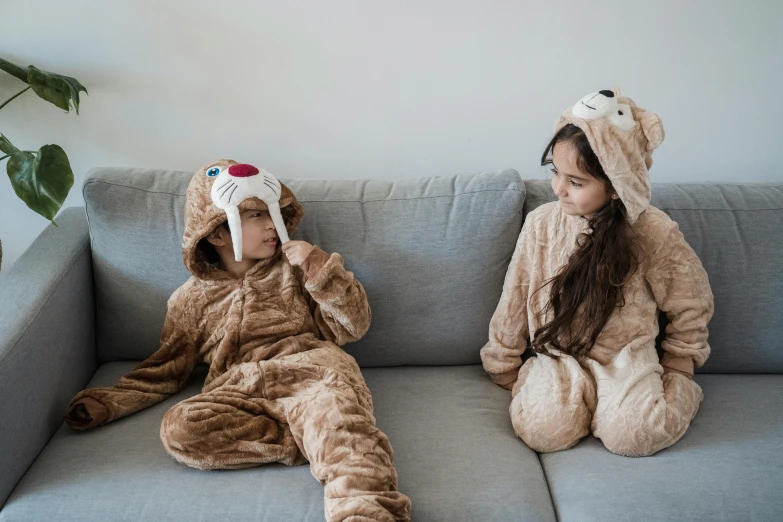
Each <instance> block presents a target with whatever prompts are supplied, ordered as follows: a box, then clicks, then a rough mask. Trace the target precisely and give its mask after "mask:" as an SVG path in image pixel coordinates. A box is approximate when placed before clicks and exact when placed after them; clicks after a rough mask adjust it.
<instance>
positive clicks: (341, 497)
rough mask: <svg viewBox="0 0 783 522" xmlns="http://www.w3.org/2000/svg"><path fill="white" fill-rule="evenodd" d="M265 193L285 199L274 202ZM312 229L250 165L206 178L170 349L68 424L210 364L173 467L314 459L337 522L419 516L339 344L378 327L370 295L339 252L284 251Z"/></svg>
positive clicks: (149, 397)
mask: <svg viewBox="0 0 783 522" xmlns="http://www.w3.org/2000/svg"><path fill="white" fill-rule="evenodd" d="M270 191H271V192H270ZM262 193H273V194H274V195H275V196H276V200H275V201H274V202H272V203H270V205H271V206H268V205H267V204H266V203H265V202H264V201H263V200H262V199H259V198H261V197H262V196H259V195H258V194H262ZM278 200H279V201H278ZM270 214H271V216H270ZM227 218H228V224H229V225H230V226H229V227H228V228H227V227H226V226H225V224H226V219H227ZM273 218H276V219H277V223H275V222H274V221H273ZM301 219H302V207H301V205H299V203H298V202H297V200H296V198H295V197H294V195H293V193H292V192H291V191H290V190H289V189H288V187H286V186H285V185H282V184H280V183H279V181H277V179H276V178H274V177H273V176H271V175H270V174H268V173H266V172H264V171H259V169H257V168H255V167H253V166H252V165H247V164H237V163H236V162H235V161H229V160H223V161H219V162H217V163H214V164H211V165H209V166H207V167H205V168H203V169H201V170H200V171H199V172H197V173H196V174H195V176H193V179H192V180H191V182H190V184H189V186H188V190H187V199H186V201H185V232H184V237H183V240H182V255H183V258H184V261H185V266H186V267H187V268H188V270H189V271H190V272H191V273H192V274H193V275H192V277H191V278H190V279H189V280H188V281H187V282H186V283H185V284H184V285H183V286H181V287H180V288H179V289H177V290H176V291H175V292H174V294H173V295H172V296H171V298H169V302H168V313H167V314H166V321H165V324H164V326H163V333H162V335H161V343H160V348H159V350H158V351H157V352H155V353H154V354H153V355H152V356H150V357H149V358H148V359H147V360H146V361H144V362H142V363H141V364H140V365H139V366H138V367H137V368H136V369H135V370H133V371H132V372H130V373H129V374H128V375H126V376H124V377H122V378H121V379H120V380H119V382H118V383H117V384H116V385H115V386H113V387H111V388H90V389H87V390H84V391H82V392H80V393H79V394H78V395H76V397H74V399H73V400H72V401H71V404H70V405H69V407H68V411H67V413H66V417H65V420H66V422H67V423H68V424H69V425H70V426H71V427H72V428H75V429H78V430H86V429H91V428H95V427H97V426H100V425H102V424H106V423H107V422H112V421H115V420H117V419H119V418H121V417H124V416H126V415H130V414H132V413H135V412H137V411H139V410H141V409H144V408H147V407H149V406H152V405H153V404H155V403H158V402H160V401H162V400H163V399H165V398H166V397H168V396H170V395H172V394H174V393H176V392H177V391H179V390H180V389H181V388H182V387H183V386H184V385H185V383H186V382H187V380H188V377H189V376H190V374H191V373H192V372H193V370H194V369H195V367H196V365H197V364H198V363H205V364H207V365H208V366H209V373H208V375H207V378H206V382H205V383H204V387H203V389H202V393H201V394H200V395H196V396H195V397H191V398H189V399H186V400H184V401H182V402H180V403H179V404H177V405H175V406H174V407H173V408H171V409H170V410H169V411H168V412H167V413H166V415H165V416H164V417H163V422H162V424H161V428H160V436H161V439H162V441H163V446H164V447H165V449H166V451H168V453H169V454H170V455H171V456H172V457H173V458H174V459H176V460H177V461H179V462H181V463H183V464H186V465H188V466H192V467H195V468H200V469H234V468H247V467H252V466H259V465H261V464H265V463H269V462H281V463H283V464H289V465H296V464H303V463H304V462H306V461H309V462H310V469H311V471H312V473H313V475H314V476H315V477H316V478H317V479H318V480H319V481H320V482H321V483H322V484H324V486H325V488H324V509H325V515H326V519H327V520H329V521H338V520H339V521H343V520H356V521H359V520H384V521H403V520H409V519H410V500H409V499H408V497H406V496H405V495H403V494H402V493H400V492H399V491H398V490H397V472H396V471H395V469H394V465H393V454H392V448H391V446H390V445H389V440H388V439H387V438H386V435H384V434H383V432H381V431H380V430H379V429H378V428H377V427H376V426H375V417H374V416H373V405H372V397H371V395H370V391H369V390H368V389H367V386H366V385H365V383H364V379H363V378H362V375H361V372H360V371H359V367H358V366H357V364H356V361H355V360H354V359H353V357H351V356H350V355H348V354H347V353H345V352H344V351H343V350H342V349H341V348H340V346H342V345H344V344H345V343H348V342H352V341H356V340H358V339H359V338H361V337H362V336H363V335H364V334H365V332H366V331H367V329H368V328H369V326H370V315H371V314H370V307H369V304H368V303H367V296H366V295H365V292H364V288H363V287H362V285H361V284H360V283H359V281H357V280H356V279H355V278H354V277H353V274H352V273H351V272H348V271H346V270H345V268H343V259H342V257H341V256H340V255H339V254H336V253H333V254H327V253H326V252H324V251H323V250H321V249H320V248H318V247H315V246H313V245H310V244H308V243H306V242H304V241H288V242H287V243H286V244H285V245H282V246H281V245H280V241H279V240H278V239H280V240H282V241H287V235H288V234H289V233H293V231H294V230H295V229H296V227H297V225H298V224H299V222H300V221H301ZM283 238H285V239H283Z"/></svg>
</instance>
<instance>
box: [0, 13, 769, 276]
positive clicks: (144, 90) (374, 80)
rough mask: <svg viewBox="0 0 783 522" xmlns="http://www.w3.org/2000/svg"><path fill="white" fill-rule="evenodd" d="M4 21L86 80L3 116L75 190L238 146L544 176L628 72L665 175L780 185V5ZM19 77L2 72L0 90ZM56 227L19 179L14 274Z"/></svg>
mask: <svg viewBox="0 0 783 522" xmlns="http://www.w3.org/2000/svg"><path fill="white" fill-rule="evenodd" d="M218 6H220V7H218ZM0 16H2V21H3V24H2V32H0V56H2V57H4V58H6V59H8V60H10V61H12V62H15V63H17V64H19V65H21V66H26V65H28V64H34V65H36V66H38V67H40V68H42V69H47V70H51V71H55V72H59V73H61V74H66V75H69V76H74V77H76V78H78V79H79V80H80V81H81V82H82V83H83V84H84V85H85V86H87V88H88V90H89V91H90V95H89V96H85V97H84V99H83V102H82V108H81V115H80V116H78V117H77V116H76V115H75V114H73V113H71V114H64V113H63V112H62V111H60V110H59V109H57V108H56V107H54V106H52V105H49V104H47V103H45V102H42V101H41V100H39V99H38V98H37V97H36V96H35V95H34V94H32V93H31V92H28V93H26V94H25V95H23V96H22V97H20V98H18V99H17V100H16V101H14V102H13V103H12V104H11V105H9V106H7V107H6V108H5V109H3V110H2V111H1V112H0V131H2V132H3V133H5V134H6V135H7V136H8V137H9V138H10V139H11V140H12V141H13V142H14V143H15V144H17V145H18V146H21V147H23V148H31V149H32V148H36V149H37V148H38V147H39V146H40V145H42V144H43V143H58V144H60V145H62V146H63V147H64V148H65V150H66V151H67V152H68V155H69V157H70V158H71V162H72V166H73V168H74V172H75V173H76V176H77V180H76V184H75V187H74V189H73V190H72V192H71V195H70V196H69V197H68V200H67V201H66V206H70V205H81V204H82V200H81V194H80V187H81V181H82V178H83V174H84V172H86V171H87V170H88V169H90V168H92V167H95V166H107V165H120V166H136V167H159V168H171V169H182V170H193V171H195V170H197V169H198V168H199V167H201V166H202V165H203V164H205V163H207V162H209V161H212V160H214V159H217V158H222V157H231V158H234V159H237V160H240V161H245V162H252V163H255V164H258V165H262V166H263V167H264V168H266V169H267V170H270V171H272V172H274V173H276V174H278V175H281V176H283V177H300V178H305V177H306V178H365V177H367V178H380V177H389V178H403V177H419V176H429V175H436V174H452V173H459V172H475V171H480V170H489V169H497V168H503V167H513V168H516V169H518V170H519V171H520V172H522V173H523V174H524V175H525V176H526V177H539V176H541V175H542V172H541V170H540V168H539V167H537V160H538V158H539V156H540V154H541V149H542V147H543V146H544V144H545V143H546V142H547V140H548V138H549V134H550V131H551V129H552V125H553V122H554V120H555V118H556V116H557V114H558V113H559V112H560V111H561V110H563V109H564V108H566V106H568V105H570V104H572V103H573V102H575V101H576V100H577V99H579V98H580V97H581V96H582V95H584V94H586V93H588V92H591V91H595V90H599V89H605V88H611V87H613V86H619V87H621V88H622V89H623V92H624V93H625V94H627V95H629V96H631V97H633V98H634V99H635V100H636V101H637V103H638V104H639V105H640V106H642V107H645V108H648V109H651V110H654V111H655V112H657V113H658V114H660V115H661V117H662V118H663V121H664V124H665V127H666V133H667V138H666V142H665V143H664V144H663V146H662V148H661V149H659V150H658V151H657V152H656V157H655V159H656V164H655V167H654V168H653V171H652V174H653V178H654V180H655V181H765V180H777V181H781V180H783V168H781V167H780V157H781V154H780V152H781V148H783V139H781V138H783V132H781V128H782V127H781V126H782V125H783V102H782V101H781V97H783V91H781V88H780V85H781V80H783V72H781V71H782V70H783V2H780V1H777V0H769V1H756V2H755V3H754V2H749V1H748V0H745V1H739V0H738V1H730V0H716V1H707V0H699V1H691V0H688V1H684V0H659V1H656V2H651V1H646V2H634V1H632V0H625V1H617V2H616V1H610V0H592V1H590V2H585V1H578V0H553V1H552V2H545V1H538V2H523V1H520V0H517V1H507V2H501V1H487V0H483V1H478V0H477V1H473V2H463V1H455V0H448V1H447V0H418V1H412V2H402V1H391V0H388V1H386V2H380V1H368V0H364V1H361V0H354V1H348V0H331V1H328V2H326V1H319V0H298V1H288V2H286V1H280V0H269V1H258V0H254V1H251V0H243V1H238V0H224V1H223V2H220V3H218V2H215V1H192V0H177V1H172V0H168V1H165V2H164V1H150V0H143V1H142V0H123V1H119V0H114V1H103V2H99V1H85V0H70V1H68V2H62V1H57V2H55V1H51V0H50V1H44V0H2V12H1V14H0ZM22 86H23V84H22V83H21V82H19V81H17V80H15V79H14V78H11V77H9V76H7V75H5V74H3V73H1V72H0V98H2V99H5V98H7V97H9V96H10V95H12V94H14V93H15V92H17V91H18V90H20V88H21V87H22ZM1 168H2V170H3V171H5V166H4V165H3V166H2V167H1ZM46 224H47V222H46V221H45V220H44V219H42V218H40V217H38V216H37V215H35V214H33V213H32V212H31V211H29V210H28V209H27V208H26V207H25V206H24V204H23V203H22V202H21V201H19V200H18V199H16V197H15V195H14V194H13V191H12V190H11V186H10V183H9V182H8V179H7V177H6V176H4V175H3V176H2V177H1V178H0V238H2V240H3V243H4V247H5V260H4V263H3V265H4V268H5V269H8V267H9V266H10V264H11V263H13V261H14V260H15V259H16V258H17V257H18V256H19V255H20V254H21V253H22V252H23V251H24V249H25V248H26V247H27V246H28V245H29V244H30V242H32V240H33V239H34V238H35V236H36V235H37V234H38V233H39V232H40V231H41V230H42V229H43V227H44V226H45V225H46Z"/></svg>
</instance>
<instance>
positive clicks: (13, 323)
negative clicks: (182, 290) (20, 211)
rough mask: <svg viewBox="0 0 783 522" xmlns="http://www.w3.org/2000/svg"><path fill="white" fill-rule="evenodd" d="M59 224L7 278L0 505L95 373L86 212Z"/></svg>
mask: <svg viewBox="0 0 783 522" xmlns="http://www.w3.org/2000/svg"><path fill="white" fill-rule="evenodd" d="M57 223H58V225H59V227H57V228H55V227H54V226H51V225H50V226H49V227H48V228H46V230H44V231H43V232H42V233H41V235H40V236H39V237H38V238H37V239H36V240H35V242H34V243H33V244H32V245H31V246H30V248H29V249H28V250H27V251H26V252H25V253H24V254H23V255H22V256H21V257H20V258H19V259H18V260H17V261H16V263H15V264H14V265H13V266H12V267H11V268H10V269H9V270H7V271H5V272H3V275H2V276H0V303H2V307H3V308H2V313H0V444H1V446H0V470H2V471H0V505H2V504H3V502H4V501H5V499H6V498H7V497H8V495H9V494H10V493H11V490H12V489H13V488H14V486H15V485H16V483H17V481H18V480H19V479H20V478H21V477H22V475H23V474H24V472H25V471H26V470H27V468H28V467H29V466H30V464H31V463H32V462H33V460H35V458H36V456H37V455H38V453H39V452H40V451H41V448H43V447H44V445H45V444H46V442H47V441H48V440H49V437H51V435H52V433H54V431H55V430H56V429H57V427H58V426H59V425H60V424H61V423H62V412H63V410H64V408H65V406H66V405H67V404H68V401H69V400H70V398H71V397H72V396H73V395H74V394H75V393H76V392H78V391H79V390H80V389H82V388H83V387H84V385H85V384H86V383H87V381H88V380H89V378H90V376H91V375H92V374H93V373H94V371H95V314H94V302H93V297H92V288H93V285H92V263H91V262H90V244H89V236H88V233H87V221H86V220H85V218H84V209H82V208H72V209H67V210H65V211H64V212H63V213H62V214H60V216H59V217H58V218H57Z"/></svg>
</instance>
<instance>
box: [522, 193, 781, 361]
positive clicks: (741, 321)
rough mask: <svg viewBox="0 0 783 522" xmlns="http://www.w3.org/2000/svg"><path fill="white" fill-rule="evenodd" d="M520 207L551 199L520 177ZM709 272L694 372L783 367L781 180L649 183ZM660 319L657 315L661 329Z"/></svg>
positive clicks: (656, 199) (655, 199)
mask: <svg viewBox="0 0 783 522" xmlns="http://www.w3.org/2000/svg"><path fill="white" fill-rule="evenodd" d="M526 186H527V199H526V201H525V212H529V211H530V210H532V209H534V208H536V207H537V206H539V205H541V204H542V203H545V202H547V201H554V200H555V199H556V198H555V196H554V194H553V193H552V189H551V188H550V185H549V181H542V180H537V181H527V182H526ZM652 204H653V205H654V206H656V207H658V208H660V209H661V210H663V211H665V212H666V213H667V214H669V215H670V216H671V218H672V219H673V220H674V221H676V222H677V223H678V224H679V225H680V230H682V233H683V234H684V235H685V238H686V239H687V240H688V243H689V244H690V245H691V246H692V247H693V249H694V250H695V251H696V253H697V254H698V256H699V258H700V259H701V261H702V264H704V267H705V268H706V270H707V273H708V274H709V277H710V285H711V286H712V292H713V294H714V295H715V316H714V318H713V320H712V322H711V323H710V346H711V347H712V355H711V356H710V358H709V360H708V361H707V363H706V364H705V365H704V367H703V368H701V369H699V370H698V371H699V372H704V373H781V372H783V340H781V321H782V320H781V318H782V317H783V299H781V296H782V295H783V262H781V253H783V183H778V184H773V183H769V184H742V185H729V184H690V185H678V184H653V199H652ZM664 325H665V322H662V328H663V326H664Z"/></svg>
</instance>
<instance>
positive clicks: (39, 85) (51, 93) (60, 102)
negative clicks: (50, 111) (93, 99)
mask: <svg viewBox="0 0 783 522" xmlns="http://www.w3.org/2000/svg"><path fill="white" fill-rule="evenodd" d="M27 83H29V84H30V87H32V89H33V92H35V94H37V95H38V96H40V97H41V98H43V99H44V100H46V101H48V102H50V103H53V104H54V105H56V106H58V107H59V108H61V109H63V110H64V111H65V112H69V111H70V110H71V105H73V108H74V109H75V110H76V114H79V92H80V91H84V92H85V93H87V89H85V88H84V85H82V84H81V83H79V81H78V80H77V79H76V78H71V77H70V76H63V75H61V74H54V73H50V72H47V71H42V70H41V69H38V68H36V67H34V66H32V65H31V66H29V67H28V73H27Z"/></svg>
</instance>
